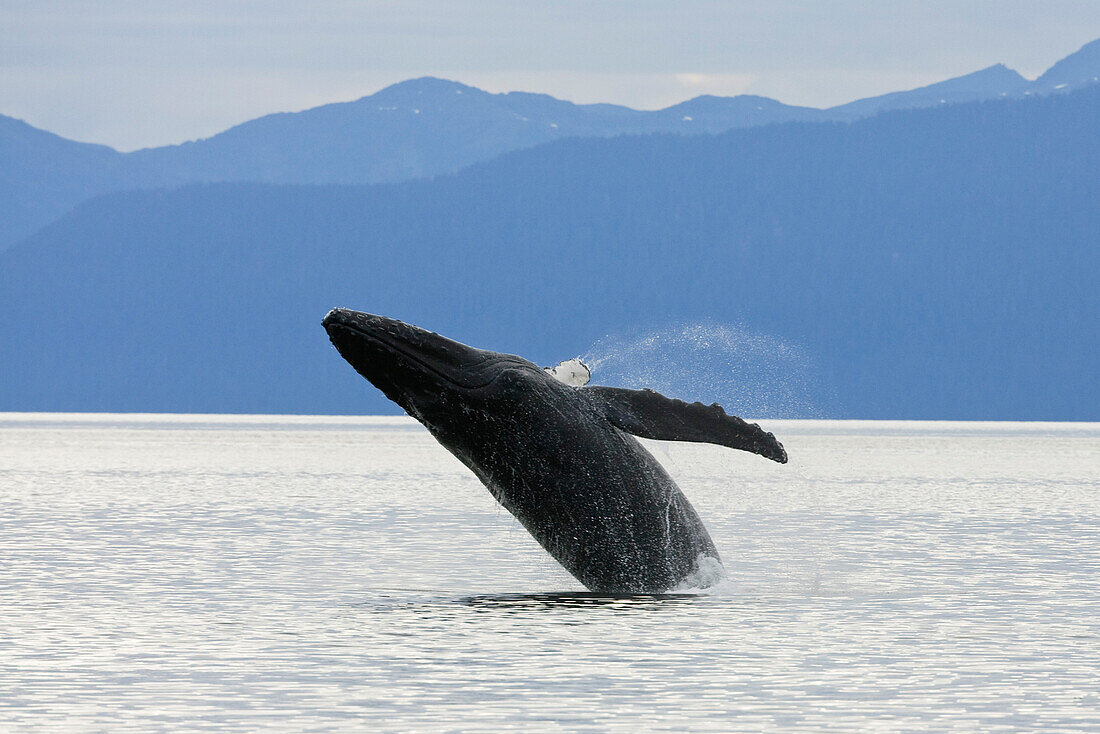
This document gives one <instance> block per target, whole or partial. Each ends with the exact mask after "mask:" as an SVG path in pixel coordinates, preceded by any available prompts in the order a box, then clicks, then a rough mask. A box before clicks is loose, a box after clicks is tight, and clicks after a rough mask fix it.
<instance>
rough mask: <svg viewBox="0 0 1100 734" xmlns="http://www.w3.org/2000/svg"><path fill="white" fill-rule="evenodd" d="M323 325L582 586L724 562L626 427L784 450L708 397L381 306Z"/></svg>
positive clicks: (670, 584)
mask: <svg viewBox="0 0 1100 734" xmlns="http://www.w3.org/2000/svg"><path fill="white" fill-rule="evenodd" d="M322 325H323V326H324V327H325V330H326V331H327V332H328V335H329V338H330V339H331V341H332V343H333V345H334V346H335V347H336V349H337V351H339V352H340V355H341V356H343V357H344V359H346V360H347V361H348V362H349V363H350V364H351V366H352V367H354V368H355V370H356V371H357V372H358V373H359V374H360V375H362V376H363V377H365V378H366V379H367V380H369V381H370V382H371V383H372V384H374V385H375V387H377V388H378V389H380V390H381V391H382V392H383V393H384V394H385V395H386V397H388V398H389V399H390V400H392V401H393V402H395V403H397V404H398V405H400V406H401V407H402V408H403V409H404V410H405V412H407V413H408V414H409V415H411V416H412V417H413V418H415V419H416V420H418V421H420V422H421V423H422V424H424V426H425V427H426V428H427V429H428V431H429V432H431V434H432V435H433V436H434V437H435V438H436V439H437V440H438V441H439V442H440V443H441V444H442V445H443V446H444V447H445V448H447V450H449V451H450V452H451V453H452V454H454V455H455V456H456V457H457V458H458V459H459V460H460V461H461V462H462V463H463V464H465V465H466V466H467V467H469V468H470V470H471V471H473V473H474V474H475V475H476V476H477V477H478V479H480V480H481V482H482V483H483V484H484V485H485V486H486V487H487V488H488V489H489V491H490V492H491V493H492V495H493V497H495V498H496V499H497V501H498V502H500V504H501V505H503V506H504V508H505V509H507V510H508V511H509V512H511V513H512V515H514V516H515V517H516V519H517V520H519V522H520V523H521V524H522V525H523V526H524V527H525V528H526V529H527V530H528V531H529V532H530V533H531V535H532V536H534V538H535V539H536V540H537V541H538V542H539V543H540V544H541V545H542V547H543V548H545V549H546V550H547V551H548V552H549V553H550V555H552V556H553V557H554V558H555V559H557V560H558V562H559V563H561V565H562V566H564V567H565V569H566V570H568V571H569V572H570V573H571V574H572V575H573V576H574V577H576V578H577V580H578V581H580V582H581V583H582V584H584V585H585V586H586V587H587V588H588V589H590V590H592V591H597V592H604V593H626V594H630V593H660V592H664V591H668V590H671V589H674V588H676V587H677V586H678V585H681V584H682V583H683V582H685V580H688V579H695V578H698V577H699V575H705V573H706V572H707V570H708V569H709V568H712V567H715V566H717V567H718V568H720V563H721V559H720V557H719V554H718V551H717V549H716V548H715V547H714V543H713V541H712V540H711V538H710V535H708V533H707V530H706V528H705V527H704V526H703V522H702V520H700V519H699V516H698V515H697V514H696V512H695V510H694V508H692V506H691V504H690V503H689V502H688V500H687V498H686V497H684V495H683V494H682V493H681V492H680V489H679V488H678V487H677V486H676V484H675V482H673V481H672V478H671V477H670V476H669V475H668V473H667V472H665V470H664V469H663V468H662V467H661V465H660V464H659V463H658V462H657V460H656V459H654V458H653V456H652V455H651V454H650V453H649V452H648V451H646V449H645V448H644V447H643V446H642V445H641V443H639V442H638V441H637V440H636V439H635V436H640V437H643V438H653V439H663V440H669V441H696V442H707V443H714V444H720V445H722V446H728V447H730V448H734V449H741V450H745V451H751V452H753V453H756V454H760V455H761V456H764V457H767V458H769V459H772V460H773V461H778V462H780V463H785V462H786V461H787V454H786V452H785V451H784V449H783V446H782V445H781V444H780V443H779V442H778V441H777V440H776V439H775V437H774V436H773V435H772V434H771V433H768V432H766V431H764V430H763V429H761V428H760V427H759V426H758V425H756V424H750V423H747V422H745V421H743V420H741V419H740V418H737V417H735V416H731V415H727V414H726V413H725V411H723V410H722V408H720V407H719V406H718V405H710V406H705V405H702V404H701V403H692V404H688V403H684V402H682V401H680V400H675V399H670V398H666V397H664V396H663V395H660V394H658V393H656V392H654V391H652V390H627V389H623V388H615V387H602V386H591V385H584V386H577V383H576V382H575V381H574V382H573V383H572V384H568V383H570V381H569V380H566V381H563V380H561V379H559V378H558V376H556V375H555V374H553V373H552V371H551V370H544V369H543V368H541V367H539V366H537V365H535V364H533V363H532V362H528V361H527V360H525V359H523V358H521V357H517V356H513V355H510V354H500V353H497V352H491V351H486V350H482V349H475V348H474V347H470V346H467V345H465V344H461V343H459V342H456V341H453V340H451V339H447V338H446V337H443V336H440V335H439V334H435V333H433V332H431V331H427V330H425V329H421V328H419V327H416V326H412V325H411V324H406V323H404V322H401V321H397V320H395V319H389V318H385V317H383V316H375V315H373V314H367V313H361V312H358V311H351V310H347V309H340V308H338V309H334V310H332V311H330V312H329V313H328V315H326V316H325V317H324V320H323V321H322ZM575 372H576V370H571V373H574V374H575ZM585 372H587V370H585ZM583 382H587V375H585V376H584V378H583V381H582V383H581V384H583Z"/></svg>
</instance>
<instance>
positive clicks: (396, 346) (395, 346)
mask: <svg viewBox="0 0 1100 734" xmlns="http://www.w3.org/2000/svg"><path fill="white" fill-rule="evenodd" d="M332 327H333V328H336V329H344V330H345V331H348V332H351V333H352V334H355V335H356V336H360V337H363V338H364V339H366V340H367V341H371V342H374V343H375V344H378V345H380V346H382V347H384V348H386V349H390V350H392V351H394V352H397V353H398V354H400V355H401V356H402V357H405V358H406V359H408V360H409V361H410V362H412V363H414V364H415V365H416V366H418V367H420V368H421V369H423V370H425V371H427V372H430V373H431V374H433V375H435V376H436V377H438V378H439V379H441V380H443V381H445V382H448V383H450V384H451V385H453V386H455V387H459V388H463V389H466V390H477V389H479V388H483V387H486V386H488V385H489V384H490V383H492V382H493V380H494V379H495V377H490V378H488V379H486V380H485V381H484V382H478V383H473V382H465V381H459V380H457V379H455V378H454V377H452V376H451V375H448V374H447V373H446V372H443V371H442V370H440V369H439V368H438V367H436V366H435V365H433V364H431V363H430V362H428V361H427V360H425V359H424V358H423V357H421V356H420V355H419V354H416V353H415V352H413V351H411V350H410V349H408V348H407V347H405V346H403V345H402V344H400V343H399V342H396V341H390V340H389V339H385V338H383V337H382V336H380V335H378V334H374V333H371V332H368V331H364V330H363V329H360V328H359V327H357V326H354V325H352V324H348V323H345V322H339V323H335V324H332ZM330 338H331V335H330ZM337 351H339V347H337ZM489 359H490V358H489V357H485V358H484V359H481V360H478V361H477V362H475V363H472V364H471V365H470V366H477V365H481V364H484V363H485V362H487V361H489Z"/></svg>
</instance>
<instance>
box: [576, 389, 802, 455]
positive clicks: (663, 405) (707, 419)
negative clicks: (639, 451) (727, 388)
mask: <svg viewBox="0 0 1100 734" xmlns="http://www.w3.org/2000/svg"><path fill="white" fill-rule="evenodd" d="M580 389H581V390H583V391H584V392H585V393H587V394H589V395H591V396H592V397H594V398H595V399H596V401H597V403H600V404H601V405H602V406H603V407H604V413H605V415H606V416H607V419H608V420H609V421H610V422H611V424H612V425H613V426H615V427H616V428H618V429H619V430H622V431H626V432H627V433H631V434H633V435H635V436H640V437H641V438H654V439H658V440H661V441H694V442H697V443H713V444H718V445H719V446H728V447H729V448H731V449H740V450H741V451H751V452H752V453H754V454H760V455H761V456H764V457H767V458H769V459H771V460H772V461H778V462H779V463H780V464H786V463H787V452H786V451H785V450H784V449H783V444H781V443H779V441H777V440H776V439H775V436H773V435H772V434H771V433H768V432H767V431H765V430H764V429H763V428H761V427H760V426H758V425H756V424H755V423H748V422H746V421H743V420H741V419H740V418H738V417H737V416H734V415H727V414H726V411H724V410H722V408H721V407H720V406H719V405H717V404H715V405H703V404H702V403H685V402H684V401H682V400H676V399H674V398H666V397H665V396H664V395H661V394H660V393H658V392H654V391H653V390H627V389H624V388H621V387H598V386H589V387H583V388H580Z"/></svg>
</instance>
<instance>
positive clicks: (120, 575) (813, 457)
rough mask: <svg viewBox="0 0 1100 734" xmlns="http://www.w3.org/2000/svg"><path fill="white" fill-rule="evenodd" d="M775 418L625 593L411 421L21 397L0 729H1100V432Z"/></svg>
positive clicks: (709, 474) (10, 462)
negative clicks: (703, 531) (536, 531)
mask: <svg viewBox="0 0 1100 734" xmlns="http://www.w3.org/2000/svg"><path fill="white" fill-rule="evenodd" d="M766 425H767V427H768V428H770V429H772V430H774V431H775V433H776V434H777V435H778V436H779V437H780V438H781V439H782V440H783V441H784V443H785V445H786V446H787V448H788V450H789V453H790V455H791V463H790V464H788V465H786V466H780V465H778V464H774V463H772V462H769V461H766V460H763V459H761V458H759V457H756V456H752V455H749V454H743V453H738V452H734V451H730V450H728V449H722V448H718V447H712V446H701V445H692V444H666V443H654V442H650V443H647V445H648V446H649V447H650V448H651V449H652V450H653V451H654V453H655V455H657V457H658V458H659V459H660V460H661V461H662V462H663V463H664V464H665V465H666V466H667V467H668V468H669V470H670V472H671V473H672V475H673V476H674V477H675V478H676V479H677V481H678V482H679V484H680V486H681V488H682V489H683V490H684V492H685V494H687V496H688V497H689V498H690V499H691V501H692V502H693V504H694V505H695V506H696V508H697V509H698V510H699V513H700V515H701V516H702V517H703V519H704V521H705V522H706V523H707V525H708V527H709V528H710V530H711V534H712V535H713V537H714V539H715V541H716V543H717V545H718V547H719V549H720V551H721V552H722V554H723V556H724V558H725V560H726V566H727V571H728V573H729V579H728V581H727V582H725V583H724V584H723V585H721V586H720V587H718V588H717V589H714V590H712V591H711V592H710V593H706V594H698V595H667V596H662V597H635V598H625V599H614V598H601V597H598V596H594V595H590V594H586V593H583V589H582V588H581V587H580V586H579V585H578V584H577V583H576V582H575V581H574V580H573V579H572V578H571V577H570V576H568V575H567V574H566V573H565V572H564V571H563V570H561V569H560V568H559V567H558V566H557V565H556V564H555V562H554V561H553V560H552V559H550V558H549V556H547V555H546V554H545V553H544V552H543V551H542V550H541V549H540V548H539V547H538V545H537V544H536V543H535V542H534V540H532V539H531V538H530V537H529V536H528V535H527V533H526V532H525V531H524V530H523V529H522V528H521V527H520V526H519V525H518V524H517V523H516V522H515V521H514V520H513V519H512V518H511V516H510V515H508V514H507V513H506V512H505V511H503V510H502V509H500V508H499V507H498V506H497V505H496V504H495V503H494V501H493V500H492V498H491V497H490V496H489V494H488V492H487V491H486V490H485V489H484V488H483V487H482V486H481V485H480V484H479V483H478V482H477V480H476V479H475V478H474V477H473V476H472V475H471V474H470V473H469V472H468V471H467V470H466V469H465V468H464V467H463V466H462V465H461V464H459V463H458V462H457V461H456V460H455V459H453V458H452V457H451V456H450V455H449V454H448V453H446V452H445V451H444V450H443V449H442V448H441V447H439V446H438V445H437V444H436V443H435V442H434V441H433V440H432V439H431V437H430V436H429V435H428V434H427V433H426V432H425V431H423V430H422V429H420V428H419V426H418V425H417V424H415V423H413V422H411V421H410V420H408V419H400V418H332V417H271V416H263V417H247V416H245V417H242V416H128V415H102V416H96V415H32V414H4V415H0V561H2V562H0V729H2V730H5V731H8V730H13V731H18V730H23V729H28V730H41V731H51V732H54V731H79V732H85V731H96V730H103V731H112V732H122V731H156V730H180V729H185V730H206V729H210V730H231V731H242V732H243V731H249V732H251V731H264V730H293V731H305V730H308V731H329V730H336V731H339V730H344V731H364V730H373V731H501V730H524V731H528V730H537V731H542V730H545V731H670V732H673V731H685V730H691V731H721V732H726V731H761V730H768V731H779V730H790V731H799V730H804V731H822V730H838V731H852V730H857V729H858V730H864V731H867V730H877V731H890V732H893V731H944V730H953V731H980V732H990V731H1019V730H1028V729H1030V730H1042V731H1052V730H1059V731H1071V730H1082V731H1084V730H1098V729H1100V424H964V423H871V422H827V421H808V422H797V421H774V422H768V423H766Z"/></svg>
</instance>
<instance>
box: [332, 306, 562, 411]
mask: <svg viewBox="0 0 1100 734" xmlns="http://www.w3.org/2000/svg"><path fill="white" fill-rule="evenodd" d="M321 324H322V325H323V326H324V327H325V331H327V332H328V335H329V339H330V340H331V341H332V344H333V345H334V346H335V347H336V349H337V351H339V352H340V356H342V357H343V358H344V359H346V360H347V361H348V362H349V363H350V364H351V366H352V367H354V368H355V371H356V372H358V373H359V374H360V375H362V376H363V377H364V378H366V379H367V380H368V381H369V382H370V383H371V384H373V385H374V386H375V387H377V388H378V389H379V390H381V391H382V392H383V393H384V394H385V395H386V397H387V398H389V399H390V400H392V401H393V402H395V403H397V404H398V405H400V406H401V407H402V408H404V409H405V412H406V413H408V414H409V415H411V416H413V417H414V418H416V419H417V420H419V421H420V422H421V423H424V424H425V425H427V426H428V427H429V428H433V427H440V428H442V427H443V426H444V424H446V423H448V422H449V419H450V418H451V417H452V416H454V415H455V413H456V410H455V408H459V407H465V408H467V409H476V408H479V407H482V405H480V403H484V402H486V401H489V400H491V393H492V392H493V389H492V388H494V387H497V383H507V382H509V381H514V380H517V379H520V380H530V379H535V380H538V381H540V382H543V381H545V382H552V381H553V378H551V377H549V376H548V375H546V373H545V372H543V370H542V369H541V368H539V367H538V366H536V365H534V364H533V363H531V362H528V361H527V360H525V359H523V358H521V357H516V356H514V355H511V354H500V353H498V352H491V351H487V350H484V349H476V348H474V347H471V346H467V345H466V344H462V343H461V342H456V341H454V340H453V339H448V338H446V337H444V336H440V335H439V334H436V333H435V332H432V331H428V330H427V329H421V328H419V327H417V326H413V325H412V324H406V323H404V322H403V321H398V320H396V319H390V318H386V317H385V316H376V315H374V314H369V313H363V312H361V311H352V310H349V309H344V308H336V309H333V310H332V311H329V313H328V314H327V315H326V316H325V318H324V320H323V321H322V322H321ZM505 375H508V378H509V379H505V380H502V379H501V378H502V377H504V376H505ZM457 412H462V411H457Z"/></svg>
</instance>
